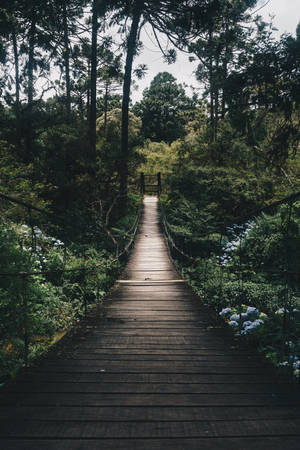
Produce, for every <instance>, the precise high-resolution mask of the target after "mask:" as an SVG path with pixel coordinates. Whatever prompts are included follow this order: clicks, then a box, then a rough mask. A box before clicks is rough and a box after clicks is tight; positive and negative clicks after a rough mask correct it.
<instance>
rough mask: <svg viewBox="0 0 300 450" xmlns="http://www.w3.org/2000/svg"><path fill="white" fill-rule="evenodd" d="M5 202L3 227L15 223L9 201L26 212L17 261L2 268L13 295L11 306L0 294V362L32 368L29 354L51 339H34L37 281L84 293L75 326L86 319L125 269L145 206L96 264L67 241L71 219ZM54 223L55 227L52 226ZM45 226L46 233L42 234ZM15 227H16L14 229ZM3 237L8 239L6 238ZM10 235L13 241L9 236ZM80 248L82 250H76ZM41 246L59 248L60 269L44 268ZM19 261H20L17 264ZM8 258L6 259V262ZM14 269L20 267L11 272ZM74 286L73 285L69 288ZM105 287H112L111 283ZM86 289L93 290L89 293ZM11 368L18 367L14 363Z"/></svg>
mask: <svg viewBox="0 0 300 450" xmlns="http://www.w3.org/2000/svg"><path fill="white" fill-rule="evenodd" d="M0 200H1V201H2V208H1V207H0V218H1V216H2V221H3V220H4V222H5V227H4V228H3V229H5V228H7V229H8V228H9V226H10V224H11V219H5V207H3V205H4V203H6V204H12V205H16V206H17V207H18V208H21V209H23V210H24V214H21V213H20V212H18V213H17V216H18V217H19V220H20V225H19V226H18V230H19V231H20V233H21V236H20V237H19V243H17V247H18V249H16V261H15V262H14V261H10V264H9V266H8V269H7V268H6V267H5V266H3V264H2V267H1V269H0V288H2V289H3V292H4V291H5V289H9V292H10V293H11V295H12V298H11V299H10V300H9V302H8V303H7V299H6V300H5V301H6V303H7V304H1V301H2V300H3V298H4V297H3V298H2V297H1V295H0V308H1V316H2V317H0V362H1V361H2V362H3V365H5V364H6V362H5V361H6V360H9V363H8V364H10V363H11V362H13V361H14V360H15V361H17V360H18V361H19V365H20V364H21V365H22V364H23V365H24V366H25V367H27V366H28V364H29V358H30V355H31V353H32V351H33V352H34V351H35V348H36V347H37V344H36V342H37V341H38V340H39V339H40V341H41V340H44V341H46V339H47V338H50V337H51V336H50V335H49V336H45V335H44V334H43V336H42V337H41V336H35V335H34V333H36V326H35V325H34V324H33V323H34V321H35V320H36V318H35V317H34V316H36V315H37V309H38V306H37V305H36V304H35V302H34V301H33V300H32V299H33V298H34V296H35V293H34V292H33V291H34V289H35V284H36V283H37V282H38V283H39V285H41V286H42V287H43V281H44V280H49V279H51V280H54V282H55V287H56V288H57V289H58V290H59V289H60V286H61V289H62V290H63V286H64V285H65V284H64V283H67V284H68V289H69V290H72V289H77V290H78V291H80V295H79V294H78V295H79V297H80V298H81V305H80V304H79V305H77V303H78V301H77V302H75V303H76V305H77V306H76V312H74V317H73V322H76V321H77V320H78V319H79V318H80V317H81V316H86V315H87V313H88V310H89V307H90V306H91V305H96V304H97V303H99V301H100V300H101V298H102V296H103V292H101V282H102V281H101V280H102V279H103V277H104V278H105V274H106V273H108V274H111V275H113V274H115V273H116V272H118V271H119V270H120V267H121V266H120V262H121V261H122V259H123V258H124V257H125V256H126V254H127V253H128V252H129V250H130V248H131V246H132V244H133V242H134V239H135V236H136V233H137V229H138V225H139V220H140V215H141V210H142V202H141V201H140V204H139V207H138V210H137V213H136V216H135V218H134V221H133V223H132V225H131V227H130V228H129V229H128V230H126V231H125V232H118V233H115V234H114V236H113V240H114V243H115V249H114V252H113V253H112V254H109V253H108V252H106V253H105V255H103V257H102V259H101V261H100V262H97V261H96V260H95V257H94V256H93V255H92V256H90V254H89V251H88V250H87V248H86V246H84V245H81V246H80V245H78V243H76V242H74V241H73V240H72V239H70V238H69V237H68V235H70V231H71V230H72V229H74V228H76V223H74V222H71V221H70V220H69V219H68V218H67V217H65V216H60V215H56V214H53V213H52V212H49V211H47V210H46V209H43V208H40V207H37V206H35V205H33V204H31V203H29V202H26V201H23V200H21V199H18V198H15V197H13V196H10V195H7V194H4V193H0ZM22 216H23V217H22ZM21 217H22V220H21ZM21 223H22V225H21ZM49 224H50V225H51V226H50V227H49ZM43 225H44V228H45V230H46V232H44V230H43V231H42V230H41V228H42V229H43ZM14 227H15V228H16V226H15V225H14ZM51 229H52V230H55V232H56V233H57V234H59V236H60V237H62V236H64V238H65V239H64V241H61V240H60V239H58V238H55V237H53V235H52V236H51V235H49V234H48V232H49V230H51ZM2 231H3V230H2ZM20 233H19V234H20ZM46 233H47V234H46ZM0 234H1V233H0ZM102 235H105V230H103V232H102ZM2 237H4V238H5V236H2ZM6 237H7V239H10V237H9V236H8V234H7V236H6ZM107 239H108V238H107ZM76 244H77V249H76V250H74V246H76ZM0 246H1V243H0ZM2 247H3V245H2ZM42 247H44V248H45V247H47V249H50V250H51V249H52V250H54V249H60V252H58V253H60V254H61V255H62V256H61V258H62V261H61V263H60V264H59V265H58V267H57V265H54V268H52V267H51V268H50V269H49V268H44V267H43V265H42V262H41V261H43V260H44V259H45V252H44V251H43V249H42ZM74 251H75V253H74ZM78 251H79V254H78ZM20 254H22V255H23V256H24V255H25V256H24V257H23V256H22V258H21V259H22V261H21V260H20ZM70 255H71V257H70ZM72 255H73V256H72ZM74 255H75V256H76V258H75V257H74ZM4 256H5V255H4ZM55 256H56V257H57V258H59V257H60V255H58V254H57V255H55ZM9 258H11V256H9ZM12 258H14V255H12ZM18 258H19V260H20V261H19V262H18V261H17V259H18ZM4 260H5V259H4V257H3V259H2V263H3V261H4ZM37 261H38V263H37ZM13 267H15V268H16V269H15V270H12V268H13ZM116 275H117V273H116ZM106 278H107V277H106ZM70 283H71V286H69V285H70ZM72 283H73V287H72ZM104 283H105V284H107V281H105V282H104ZM87 287H89V290H88V291H87ZM90 292H93V297H94V298H93V299H92V302H91V301H90V300H91V299H90ZM0 294H1V289H0ZM60 294H61V295H62V297H65V294H64V293H63V292H60ZM41 301H43V299H41ZM66 302H68V298H65V299H64V301H63V303H64V304H65V303H66ZM70 308H71V305H70V307H69V309H70ZM72 313H73V312H72ZM62 322H63V320H62ZM50 328H51V327H50ZM33 330H35V331H33ZM51 334H52V333H51ZM20 341H23V346H21V345H20ZM31 350H32V351H31ZM11 365H12V367H14V364H13V363H12V364H11ZM0 382H1V380H0Z"/></svg>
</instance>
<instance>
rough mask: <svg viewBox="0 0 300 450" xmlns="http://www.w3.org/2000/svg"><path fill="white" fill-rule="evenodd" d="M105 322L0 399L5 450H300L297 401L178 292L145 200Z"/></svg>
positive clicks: (153, 206)
mask: <svg viewBox="0 0 300 450" xmlns="http://www.w3.org/2000/svg"><path fill="white" fill-rule="evenodd" d="M122 278H123V279H122V280H121V281H120V282H119V284H118V285H117V286H116V288H115V289H114V290H113V291H112V293H111V295H110V298H109V299H108V301H107V303H106V319H105V320H104V321H103V320H102V321H100V322H99V323H97V325H96V326H95V327H91V328H90V330H89V331H88V332H87V333H86V334H85V335H83V336H81V338H78V339H77V341H76V342H75V343H74V342H73V346H72V347H70V348H69V349H68V353H67V354H66V355H65V357H64V358H62V359H59V358H58V357H53V356H52V357H48V358H47V359H46V360H45V361H44V362H43V363H42V364H41V365H40V366H38V367H37V368H36V369H35V370H34V371H33V372H32V373H30V372H29V373H28V375H27V376H23V378H22V379H20V378H19V379H18V381H17V383H15V384H14V385H11V386H10V389H9V392H8V393H6V394H5V395H4V396H3V397H2V398H0V419H1V420H0V428H1V430H0V436H2V438H0V448H1V449H3V450H96V449H97V450H98V449H101V450H121V449H122V450H162V449H163V450H168V449H170V450H200V449H201V450H208V449H209V450H219V449H220V450H221V449H222V450H248V449H255V450H279V449H280V450H296V449H297V450H299V449H300V413H299V404H300V402H299V397H298V396H297V395H296V394H295V393H294V392H293V388H292V386H291V385H288V384H277V383H276V382H275V381H274V379H273V376H272V373H271V372H270V369H268V368H266V367H263V366H262V364H261V362H260V361H259V360H258V358H257V357H256V356H255V355H249V354H247V353H246V352H245V351H241V350H238V349H237V348H236V346H235V343H234V340H233V339H231V338H230V337H228V335H226V333H224V331H223V330H222V329H218V328H214V327H213V326H211V321H210V319H209V315H208V313H207V311H206V310H205V309H204V308H203V307H202V306H201V305H200V302H199V299H198V298H197V297H196V296H195V295H194V294H193V293H192V292H191V290H190V288H189V287H188V286H187V285H186V284H185V283H184V282H182V280H180V279H179V280H178V278H179V276H178V274H177V273H176V271H175V269H174V267H173V265H172V263H171V262H170V260H169V258H168V253H167V249H166V245H165V242H164V239H163V236H162V234H161V232H160V229H159V225H158V213H157V202H156V200H155V199H152V198H146V199H145V212H144V219H143V222H142V225H141V227H140V232H139V234H138V237H137V241H136V245H135V248H134V251H133V253H132V255H131V258H130V261H129V264H128V265H127V268H126V271H125V273H124V274H123V277H122Z"/></svg>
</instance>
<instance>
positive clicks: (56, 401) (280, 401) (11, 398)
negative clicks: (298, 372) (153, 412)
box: [1, 392, 299, 407]
mask: <svg viewBox="0 0 300 450" xmlns="http://www.w3.org/2000/svg"><path fill="white" fill-rule="evenodd" d="M1 403H2V405H11V404H13V405H16V404H17V405H31V406H35V405H37V406H38V405H39V406H42V405H45V406H46V405H48V406H55V405H56V406H60V405H64V406H67V405H70V406H144V405H145V406H220V407H222V406H272V405H274V406H287V407H289V406H296V405H297V404H299V399H297V398H296V397H295V396H294V395H292V394H273V393H271V394H270V393H262V394H261V393H260V394H256V395H255V396H254V395H253V394H215V393H214V394H195V393H193V394H165V393H159V394H158V395H156V394H140V393H138V394H136V393H130V394H127V393H119V394H107V393H103V394H97V393H93V394H89V393H86V394H85V393H69V394H68V393H62V394H61V393H59V394H57V395H54V394H43V393H36V394H35V393H26V392H25V393H23V394H22V395H20V394H19V393H18V394H14V393H9V392H8V393H6V394H5V396H3V398H1Z"/></svg>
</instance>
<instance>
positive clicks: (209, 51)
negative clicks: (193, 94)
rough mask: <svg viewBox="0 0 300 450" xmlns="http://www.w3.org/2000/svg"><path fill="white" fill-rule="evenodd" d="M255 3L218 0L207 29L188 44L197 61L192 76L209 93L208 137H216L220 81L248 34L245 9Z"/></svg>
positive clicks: (222, 100)
mask: <svg viewBox="0 0 300 450" xmlns="http://www.w3.org/2000/svg"><path fill="white" fill-rule="evenodd" d="M255 3H256V1H255V0H247V1H245V2H231V1H228V0H221V1H220V2H219V9H215V11H214V12H213V13H212V14H211V16H210V17H209V20H208V24H207V29H206V30H204V32H202V34H201V35H200V37H198V39H197V40H195V41H194V42H192V43H190V45H189V50H190V51H191V52H193V53H194V54H195V55H196V56H197V58H199V61H200V62H199V66H198V68H197V72H196V77H197V79H198V80H199V81H201V82H202V83H203V84H204V85H205V87H206V92H205V94H206V95H208V97H209V115H210V125H211V140H212V141H214V140H215V139H216V135H217V131H218V121H219V118H224V116H225V112H226V95H225V90H224V85H225V82H226V79H227V76H228V73H229V71H230V68H233V67H234V64H235V62H236V55H238V54H239V53H240V51H241V49H243V48H244V47H245V43H246V42H247V41H248V39H249V35H251V31H252V30H251V27H250V28H247V27H245V23H246V22H247V21H248V22H249V21H250V15H249V14H248V13H247V10H248V8H250V7H252V6H254V4H255Z"/></svg>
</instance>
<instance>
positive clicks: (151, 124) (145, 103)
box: [133, 72, 198, 143]
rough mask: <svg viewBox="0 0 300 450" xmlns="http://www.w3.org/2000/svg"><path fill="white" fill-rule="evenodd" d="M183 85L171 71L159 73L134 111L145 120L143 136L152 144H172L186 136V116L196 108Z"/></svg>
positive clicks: (193, 100)
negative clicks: (152, 142)
mask: <svg viewBox="0 0 300 450" xmlns="http://www.w3.org/2000/svg"><path fill="white" fill-rule="evenodd" d="M197 103H198V102H197V98H189V97H187V95H186V94H185V91H184V88H183V87H182V85H181V84H177V83H176V78H174V77H173V75H171V74H170V73H168V72H161V73H158V74H157V75H156V76H155V77H154V78H153V80H152V81H151V84H150V87H149V88H147V89H145V90H144V92H143V98H142V100H141V101H140V102H139V103H136V104H135V105H134V108H133V111H134V112H135V114H137V115H138V116H140V117H141V118H142V123H143V125H142V133H143V135H144V137H146V138H149V139H151V140H153V141H158V142H160V141H165V142H168V143H171V142H172V141H175V140H176V139H178V138H180V137H183V136H184V135H185V129H184V125H185V123H186V122H185V117H184V116H185V114H186V113H187V112H188V111H189V110H191V109H194V108H196V107H197Z"/></svg>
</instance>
